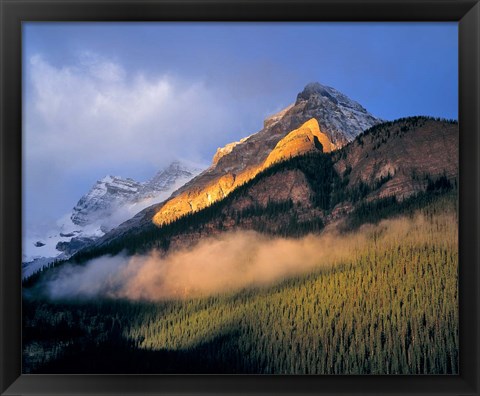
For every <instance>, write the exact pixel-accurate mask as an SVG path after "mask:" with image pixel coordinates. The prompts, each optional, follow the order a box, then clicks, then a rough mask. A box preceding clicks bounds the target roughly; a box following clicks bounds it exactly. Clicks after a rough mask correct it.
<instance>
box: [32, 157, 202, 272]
mask: <svg viewBox="0 0 480 396" xmlns="http://www.w3.org/2000/svg"><path fill="white" fill-rule="evenodd" d="M200 172H201V169H199V168H198V167H193V166H187V165H185V164H182V163H180V162H178V161H175V162H173V163H171V164H170V165H169V166H168V167H167V168H165V169H162V170H160V171H159V172H157V173H156V174H155V175H154V176H153V177H152V178H151V179H150V180H148V181H146V182H138V181H135V180H133V179H130V178H126V179H123V178H121V177H119V176H110V175H109V176H106V177H104V178H103V179H101V180H98V181H97V182H96V183H95V184H94V185H93V187H92V188H91V189H90V191H89V192H88V193H86V194H85V195H84V196H83V197H81V198H80V200H79V201H78V203H77V204H76V205H75V207H74V208H73V210H72V213H68V214H66V215H64V216H63V217H62V218H60V219H59V220H58V221H57V222H56V223H55V224H54V225H52V226H51V227H50V230H49V231H48V232H46V233H41V234H39V233H35V232H33V233H30V234H29V233H28V232H27V234H26V235H25V236H24V238H23V249H22V251H23V254H22V276H23V277H27V276H29V275H31V274H32V273H34V272H35V271H37V270H38V269H40V268H42V267H43V266H45V265H48V264H50V263H52V262H53V261H55V260H59V259H65V258H68V257H70V256H71V255H73V254H74V253H75V252H77V251H78V250H80V249H82V248H83V247H85V246H87V245H89V244H90V243H92V242H93V241H95V240H97V239H98V238H100V237H102V236H103V235H105V233H106V232H108V231H110V230H111V229H112V228H115V227H117V226H118V225H119V224H121V223H123V222H124V221H127V220H128V219H130V218H132V217H133V216H135V215H136V214H137V213H138V212H140V211H142V210H143V209H145V208H147V207H149V206H151V205H154V204H158V203H160V202H163V201H164V200H166V199H167V198H169V197H170V195H171V194H172V193H173V192H174V191H176V190H177V189H178V188H180V187H181V186H183V185H184V184H185V183H187V182H188V181H189V180H191V179H192V178H193V177H195V176H196V175H198V174H199V173H200Z"/></svg>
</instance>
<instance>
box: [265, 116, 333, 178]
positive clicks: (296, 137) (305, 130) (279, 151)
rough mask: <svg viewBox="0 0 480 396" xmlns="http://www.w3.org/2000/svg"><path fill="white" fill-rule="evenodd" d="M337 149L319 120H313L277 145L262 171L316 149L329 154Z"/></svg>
mask: <svg viewBox="0 0 480 396" xmlns="http://www.w3.org/2000/svg"><path fill="white" fill-rule="evenodd" d="M336 148H337V147H336V145H335V144H333V143H332V142H331V141H330V140H329V139H328V136H327V135H326V134H325V133H322V132H321V131H320V127H319V125H318V122H317V120H316V119H315V118H312V119H311V120H309V121H307V122H306V123H305V124H303V125H302V126H301V127H300V128H298V129H295V130H294V131H292V132H290V133H289V134H288V135H287V136H285V137H284V138H283V139H281V140H280V141H279V142H278V143H277V145H276V146H275V148H274V149H273V150H272V151H271V152H270V154H269V155H268V157H267V159H266V160H265V162H264V163H263V165H262V169H265V168H267V167H269V166H271V165H273V164H274V163H276V162H280V161H282V160H285V159H288V158H291V157H295V156H297V155H302V154H306V153H308V152H309V151H314V150H315V149H318V150H321V151H322V152H324V153H329V152H330V151H333V150H335V149H336Z"/></svg>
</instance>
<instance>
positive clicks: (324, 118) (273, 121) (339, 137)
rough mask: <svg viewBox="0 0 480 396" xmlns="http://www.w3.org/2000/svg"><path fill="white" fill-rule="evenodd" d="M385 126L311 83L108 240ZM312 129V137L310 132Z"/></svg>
mask: <svg viewBox="0 0 480 396" xmlns="http://www.w3.org/2000/svg"><path fill="white" fill-rule="evenodd" d="M380 122H381V120H380V119H378V118H375V117H374V116H372V115H371V114H370V113H368V112H367V110H365V109H364V108H363V107H362V106H361V105H360V104H359V103H357V102H355V101H353V100H351V99H349V98H348V97H347V96H346V95H344V94H342V93H340V92H338V91H337V90H335V89H333V88H330V87H327V86H324V85H321V84H319V83H311V84H308V85H307V86H306V87H305V88H304V90H303V91H302V92H300V93H299V94H298V95H297V98H296V101H295V103H294V104H292V105H290V106H288V107H286V108H285V109H284V110H282V111H280V112H278V113H277V114H274V115H273V116H271V117H269V118H267V119H266V120H265V121H264V126H263V129H261V130H260V131H258V132H257V133H254V134H253V135H250V136H248V137H246V138H244V139H241V140H240V141H238V142H233V143H229V144H227V145H226V146H225V147H223V148H219V149H218V150H217V152H216V153H215V155H214V156H213V160H212V164H211V166H210V167H209V168H208V169H207V170H206V171H204V172H202V173H201V174H200V175H198V176H197V177H195V178H194V179H192V180H191V181H190V182H188V183H186V184H185V185H184V186H183V187H182V188H180V189H179V190H178V191H176V192H175V193H174V194H173V195H172V198H171V199H169V200H167V201H165V202H162V203H161V204H159V205H156V206H152V207H150V208H148V209H146V210H145V211H144V212H143V213H139V215H138V216H136V217H135V218H133V219H131V220H130V221H128V222H127V223H126V224H124V225H122V226H120V227H119V228H118V229H116V230H114V233H113V234H111V235H109V236H108V237H107V239H108V238H114V237H115V235H120V234H122V233H123V232H124V231H125V230H128V229H129V228H131V227H135V228H138V227H140V228H141V226H142V225H146V224H149V223H150V222H151V221H152V219H153V221H154V222H155V224H157V225H162V224H167V223H169V222H172V221H175V220H176V219H178V218H180V217H182V216H184V215H186V214H188V213H193V212H195V211H198V210H201V209H203V208H205V207H207V206H209V205H211V204H212V203H214V202H216V201H218V200H220V199H223V198H225V197H226V196H227V195H228V194H230V193H231V192H232V191H233V190H235V189H236V188H237V187H238V186H240V185H242V184H243V183H245V182H247V181H248V180H251V179H252V178H254V177H255V176H256V175H257V174H258V173H259V172H261V171H262V170H264V169H265V168H266V167H268V166H270V165H272V164H273V163H274V162H276V161H279V160H282V159H285V158H288V157H289V156H295V155H300V154H303V153H305V152H307V151H309V150H311V149H315V148H316V146H315V144H317V146H318V147H320V146H321V147H322V149H323V150H324V151H325V152H328V151H331V150H334V149H338V148H340V147H342V146H344V145H345V144H347V143H348V142H349V141H350V140H351V139H352V138H354V137H355V136H357V135H358V134H360V133H361V132H363V131H364V130H365V129H367V128H369V127H371V126H373V125H376V124H378V123H380ZM308 129H310V132H306V131H307V130H308ZM312 131H313V132H312ZM309 133H310V136H307V135H308V134H309ZM315 139H317V143H315Z"/></svg>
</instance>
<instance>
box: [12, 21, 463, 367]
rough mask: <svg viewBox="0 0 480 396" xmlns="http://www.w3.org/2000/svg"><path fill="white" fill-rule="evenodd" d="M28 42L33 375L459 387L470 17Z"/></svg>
mask: <svg viewBox="0 0 480 396" xmlns="http://www.w3.org/2000/svg"><path fill="white" fill-rule="evenodd" d="M22 40H23V41H22V46H23V48H22V51H23V55H22V64H23V69H22V78H23V92H22V107H23V118H22V124H23V127H22V171H23V174H22V193H23V200H22V213H23V216H22V218H23V224H22V263H21V267H22V372H23V373H24V374H298V375H303V374H310V375H329V374H335V375H351V374H357V375H368V374H370V375H371V374H377V375H378V374H381V375H400V374H440V375H451V374H458V373H459V319H458V318H459V306H458V269H459V268H458V265H459V264H458V170H459V155H458V147H459V127H458V121H457V120H458V25H457V24H456V23H444V22H442V23H437V22H435V23H433V22H429V23H323V22H315V23H280V22H275V23H218V22H217V23H214V22H211V23H204V22H188V23H187V22H168V23H167V22H151V23H150V22H149V23H143V22H131V23H126V22H118V23H117V22H105V23H100V22H91V23H90V22H89V23H76V22H66V23H58V22H56V23H44V22H41V23H40V22H25V23H23V25H22ZM18 265H20V263H18Z"/></svg>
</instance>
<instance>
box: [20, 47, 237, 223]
mask: <svg viewBox="0 0 480 396" xmlns="http://www.w3.org/2000/svg"><path fill="white" fill-rule="evenodd" d="M25 72H26V73H25V77H26V79H25V83H26V84H25V86H26V90H25V95H24V164H25V167H24V170H25V173H24V175H25V184H24V186H25V187H26V189H25V198H26V201H25V202H26V206H25V209H26V221H27V223H32V222H36V221H38V220H39V219H40V218H42V216H43V217H45V216H46V214H49V216H50V217H52V216H53V217H55V216H58V215H62V214H63V213H64V211H65V210H69V209H70V208H71V207H73V205H74V204H75V203H76V201H77V200H78V198H79V197H80V196H81V195H82V194H83V193H85V192H86V191H87V190H88V189H89V188H90V186H91V184H92V183H93V182H94V181H95V180H97V179H98V178H101V177H103V176H105V174H107V173H113V174H119V175H120V176H124V177H127V176H130V177H132V176H133V177H135V175H136V170H138V169H151V171H152V173H151V174H150V175H149V176H153V173H154V172H155V171H156V170H158V169H160V168H161V167H163V166H165V165H167V164H168V163H169V162H170V161H171V160H173V159H187V160H190V161H192V162H197V163H204V164H206V163H208V161H209V159H210V158H209V157H210V156H211V155H212V154H213V152H214V151H215V149H216V147H217V146H218V145H219V144H222V143H223V142H224V141H225V136H228V135H229V134H230V135H231V134H232V129H235V127H234V128H232V125H235V124H236V122H235V119H236V118H238V117H239V115H238V114H237V113H236V112H235V109H234V106H230V107H229V106H228V105H227V103H225V101H224V100H223V99H222V95H219V94H218V92H215V88H213V87H212V86H207V85H206V84H204V83H203V82H202V81H185V80H182V79H180V78H178V77H174V76H172V75H169V74H164V75H157V76H153V77H152V76H148V77H147V76H145V75H144V74H142V73H141V72H129V71H128V70H126V69H125V68H124V67H123V66H122V65H121V64H119V63H118V62H115V61H114V60H111V59H106V58H103V57H101V56H99V55H96V54H92V53H88V52H85V53H82V54H80V56H79V57H78V62H76V63H75V64H74V65H68V66H62V67H58V66H55V65H53V64H52V63H50V62H49V61H47V60H46V59H45V58H44V57H42V56H38V55H37V56H33V57H31V58H30V59H27V64H26V69H25ZM227 129H228V130H227ZM227 141H228V138H227ZM219 142H220V143H219ZM137 173H138V172H137ZM79 175H81V177H82V181H79V183H82V182H83V183H84V185H81V186H80V185H78V186H75V187H78V188H76V191H72V190H71V186H72V182H71V179H72V178H75V177H78V176H79ZM69 179H70V181H69ZM68 183H70V184H68ZM62 206H63V207H62Z"/></svg>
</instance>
